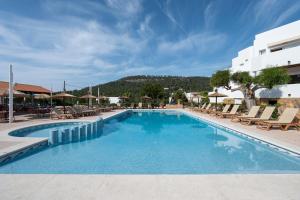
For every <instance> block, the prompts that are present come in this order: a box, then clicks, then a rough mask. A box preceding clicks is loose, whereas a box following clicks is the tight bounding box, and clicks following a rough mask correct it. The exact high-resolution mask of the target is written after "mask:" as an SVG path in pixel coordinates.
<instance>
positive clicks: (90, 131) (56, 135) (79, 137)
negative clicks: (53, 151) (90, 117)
mask: <svg viewBox="0 0 300 200" xmlns="http://www.w3.org/2000/svg"><path fill="white" fill-rule="evenodd" d="M103 125H104V121H103V119H99V120H97V121H95V122H91V123H88V124H86V125H85V124H82V125H77V126H75V127H72V128H66V129H63V130H59V129H56V130H52V131H50V133H49V139H48V141H49V145H60V144H67V143H72V142H80V141H85V140H89V139H93V138H97V137H99V136H101V134H102V132H103V130H102V128H103Z"/></svg>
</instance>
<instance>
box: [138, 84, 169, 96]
mask: <svg viewBox="0 0 300 200" xmlns="http://www.w3.org/2000/svg"><path fill="white" fill-rule="evenodd" d="M142 95H147V96H149V97H151V98H152V99H157V100H158V99H161V98H162V97H163V95H164V88H163V87H162V86H161V85H160V84H156V83H148V84H146V85H145V86H144V87H143V89H142Z"/></svg>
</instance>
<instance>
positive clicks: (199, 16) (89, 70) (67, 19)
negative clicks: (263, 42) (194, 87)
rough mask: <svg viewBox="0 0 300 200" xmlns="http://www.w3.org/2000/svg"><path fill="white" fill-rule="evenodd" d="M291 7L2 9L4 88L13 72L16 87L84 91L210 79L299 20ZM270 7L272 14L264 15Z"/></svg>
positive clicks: (53, 5) (54, 1)
mask: <svg viewBox="0 0 300 200" xmlns="http://www.w3.org/2000/svg"><path fill="white" fill-rule="evenodd" d="M288 1H289V0H288ZM289 2H290V3H285V4H284V2H283V1H282V0H262V1H250V2H246V3H245V2H244V3H241V5H236V4H237V3H236V1H229V2H227V3H224V1H220V0H217V1H208V2H207V3H206V4H203V3H202V2H199V1H193V0H191V1H190V2H189V3H188V4H187V3H184V2H183V1H171V0H166V1H143V0H127V1H123V0H103V1H93V0H86V1H79V0H74V1H71V0H65V1H60V0H46V1H36V0H28V1H27V2H26V3H27V4H25V3H20V2H19V1H16V0H11V1H9V2H2V7H1V8H0V70H1V73H0V80H7V79H8V66H9V64H13V65H14V70H15V77H16V79H15V80H16V82H25V83H33V84H40V85H44V86H45V87H48V88H50V87H51V86H52V87H53V88H54V89H55V90H59V89H61V87H62V82H63V80H66V81H67V83H70V84H71V85H76V86H78V88H80V87H85V86H87V85H90V84H91V85H94V84H98V83H103V82H107V81H110V80H114V79H117V78H121V77H123V76H127V75H138V74H155V75H159V74H163V75H167V74H171V75H192V76H196V75H210V74H211V73H213V72H214V70H216V69H220V68H222V67H227V66H228V65H230V63H231V58H232V57H233V56H234V55H235V54H236V52H237V51H238V50H240V49H241V48H244V47H245V46H244V45H249V44H247V43H245V42H243V41H245V38H250V40H251V39H252V38H251V37H253V35H254V34H256V33H257V32H258V31H261V30H265V29H266V28H270V27H274V26H279V25H282V24H284V23H287V22H288V21H289V20H290V19H292V18H293V17H295V16H298V17H299V14H298V13H299V9H300V7H299V4H295V3H294V2H293V1H289ZM16 5H18V6H16ZM28 5H30V8H31V10H29V9H26V6H28ZM226 6H228V7H226ZM232 7H236V8H235V9H236V12H232V15H228V12H227V11H226V9H228V8H232ZM270 7H271V8H272V10H274V13H269V12H267V13H266V12H264V10H266V9H267V8H270ZM12 8H13V9H12ZM234 13H240V17H241V19H243V24H242V23H240V22H239V20H236V16H235V15H234ZM241 13H243V14H241ZM252 16H254V18H255V20H252V18H253V17H252ZM69 89H74V88H69Z"/></svg>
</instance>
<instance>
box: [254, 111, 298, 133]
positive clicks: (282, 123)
mask: <svg viewBox="0 0 300 200" xmlns="http://www.w3.org/2000/svg"><path fill="white" fill-rule="evenodd" d="M298 111H299V109H298V108H286V109H285V110H284V111H283V113H282V114H281V115H280V116H279V119H278V120H268V121H262V122H260V123H258V125H257V128H260V129H265V130H270V128H272V127H274V126H277V127H280V128H281V130H284V131H287V130H288V129H289V127H291V126H294V127H296V128H299V122H295V121H294V120H295V117H296V115H297V113H298Z"/></svg>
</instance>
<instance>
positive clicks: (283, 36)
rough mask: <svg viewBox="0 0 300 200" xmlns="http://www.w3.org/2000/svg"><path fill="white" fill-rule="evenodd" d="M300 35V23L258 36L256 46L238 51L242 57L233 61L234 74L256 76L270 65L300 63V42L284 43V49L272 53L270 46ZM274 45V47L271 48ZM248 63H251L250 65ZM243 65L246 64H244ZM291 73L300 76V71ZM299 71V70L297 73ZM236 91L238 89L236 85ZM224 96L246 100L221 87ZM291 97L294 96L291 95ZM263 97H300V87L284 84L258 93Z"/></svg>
mask: <svg viewBox="0 0 300 200" xmlns="http://www.w3.org/2000/svg"><path fill="white" fill-rule="evenodd" d="M299 36H300V20H298V21H295V22H293V23H290V24H287V25H284V26H281V27H278V28H275V29H272V30H269V31H266V32H263V33H260V34H257V35H256V36H255V40H254V41H253V46H250V47H248V48H245V49H243V50H241V51H240V52H238V56H237V57H235V58H233V59H232V67H231V68H230V71H231V72H237V71H249V72H250V74H251V75H256V74H258V73H259V71H260V70H262V69H264V68H266V67H269V66H286V65H288V61H290V64H299V63H300V40H299V41H298V40H296V41H294V42H290V43H287V44H281V45H279V46H276V48H277V47H281V48H282V50H280V51H275V52H271V49H272V48H274V47H272V46H271V45H270V44H274V43H278V42H282V41H284V40H289V39H291V38H294V39H295V38H299ZM270 46H271V47H270ZM262 49H265V50H266V52H265V54H263V55H260V53H259V52H260V50H262ZM246 60H248V61H247V62H246ZM241 64H242V65H241ZM293 70H294V71H293V72H292V73H291V74H300V71H299V69H293ZM295 70H296V71H295ZM232 87H233V88H234V87H235V86H233V85H232ZM218 91H219V92H220V93H223V94H226V95H228V97H229V98H237V99H239V98H243V95H242V93H241V92H231V91H229V90H226V89H224V88H218ZM289 94H290V95H291V96H289ZM256 97H259V98H300V84H289V85H282V86H278V87H275V88H273V89H272V90H267V89H261V90H259V91H257V92H256Z"/></svg>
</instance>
